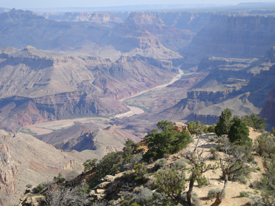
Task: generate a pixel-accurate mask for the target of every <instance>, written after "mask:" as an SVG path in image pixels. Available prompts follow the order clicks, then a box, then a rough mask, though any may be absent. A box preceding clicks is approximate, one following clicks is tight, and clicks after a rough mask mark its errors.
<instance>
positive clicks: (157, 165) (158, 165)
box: [155, 158, 167, 169]
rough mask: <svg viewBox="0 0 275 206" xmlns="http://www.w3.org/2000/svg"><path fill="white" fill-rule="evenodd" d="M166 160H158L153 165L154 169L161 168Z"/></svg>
mask: <svg viewBox="0 0 275 206" xmlns="http://www.w3.org/2000/svg"><path fill="white" fill-rule="evenodd" d="M166 162H167V160H166V159H165V158H162V159H158V160H157V161H156V163H155V167H156V168H157V169H159V168H161V167H163V166H164V165H165V164H166Z"/></svg>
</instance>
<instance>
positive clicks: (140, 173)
mask: <svg viewBox="0 0 275 206" xmlns="http://www.w3.org/2000/svg"><path fill="white" fill-rule="evenodd" d="M134 170H135V176H136V177H135V180H136V181H137V182H143V181H145V177H144V175H145V174H146V173H147V168H146V166H145V162H143V163H140V164H138V165H135V166H134Z"/></svg>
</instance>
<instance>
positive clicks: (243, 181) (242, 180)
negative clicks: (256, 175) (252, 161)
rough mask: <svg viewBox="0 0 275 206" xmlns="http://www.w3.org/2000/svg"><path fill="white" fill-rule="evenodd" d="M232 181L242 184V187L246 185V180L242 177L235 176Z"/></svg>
mask: <svg viewBox="0 0 275 206" xmlns="http://www.w3.org/2000/svg"><path fill="white" fill-rule="evenodd" d="M234 181H237V182H240V183H242V184H244V185H245V184H246V183H247V180H246V178H245V176H244V175H240V176H236V177H235V178H234Z"/></svg>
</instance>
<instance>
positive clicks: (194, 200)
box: [192, 192, 201, 206]
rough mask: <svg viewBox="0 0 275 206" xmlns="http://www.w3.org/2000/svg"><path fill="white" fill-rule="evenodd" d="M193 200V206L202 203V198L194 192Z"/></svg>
mask: <svg viewBox="0 0 275 206" xmlns="http://www.w3.org/2000/svg"><path fill="white" fill-rule="evenodd" d="M192 202H193V206H200V205H201V199H200V198H199V197H198V195H197V194H196V193H194V192H193V193H192Z"/></svg>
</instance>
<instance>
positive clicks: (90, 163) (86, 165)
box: [83, 158, 97, 172]
mask: <svg viewBox="0 0 275 206" xmlns="http://www.w3.org/2000/svg"><path fill="white" fill-rule="evenodd" d="M96 162H97V159H96V158H95V159H93V160H90V159H88V160H87V161H86V162H84V163H83V167H84V172H87V171H89V170H91V169H92V168H93V167H95V165H96Z"/></svg>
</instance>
